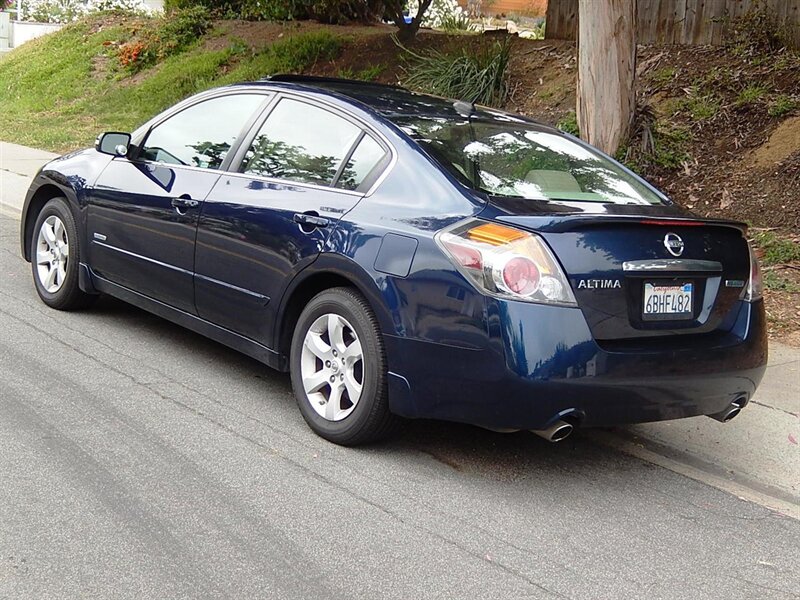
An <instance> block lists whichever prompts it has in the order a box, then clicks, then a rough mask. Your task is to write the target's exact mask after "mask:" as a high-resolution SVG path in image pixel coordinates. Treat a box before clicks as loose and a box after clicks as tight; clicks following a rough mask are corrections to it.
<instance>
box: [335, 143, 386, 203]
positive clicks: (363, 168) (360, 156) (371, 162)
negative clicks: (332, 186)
mask: <svg viewBox="0 0 800 600" xmlns="http://www.w3.org/2000/svg"><path fill="white" fill-rule="evenodd" d="M385 156H386V151H385V150H384V149H383V147H382V146H381V145H380V144H379V143H378V142H376V141H375V139H374V138H373V137H372V136H371V135H364V137H363V138H361V141H360V142H359V143H358V146H357V147H356V149H355V151H353V154H352V155H351V156H350V159H349V160H348V161H347V164H346V165H345V167H344V169H343V170H342V173H341V175H339V179H338V180H336V187H338V188H342V189H344V190H356V189H358V187H359V186H360V185H361V184H362V183H363V182H364V180H365V179H367V177H369V176H370V175H371V174H372V172H373V171H374V170H375V168H376V167H378V165H380V164H381V163H382V162H383V159H384V157H385Z"/></svg>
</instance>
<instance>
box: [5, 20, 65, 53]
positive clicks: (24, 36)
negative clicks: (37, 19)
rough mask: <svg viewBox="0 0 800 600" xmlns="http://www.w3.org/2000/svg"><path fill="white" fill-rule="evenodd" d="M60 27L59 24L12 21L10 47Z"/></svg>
mask: <svg viewBox="0 0 800 600" xmlns="http://www.w3.org/2000/svg"><path fill="white" fill-rule="evenodd" d="M59 29H61V25H54V24H52V23H25V22H22V23H21V22H19V21H12V23H11V47H12V48H17V47H19V46H21V45H22V44H24V43H25V42H28V41H30V40H33V39H36V38H38V37H42V36H43V35H47V34H48V33H53V32H54V31H58V30H59Z"/></svg>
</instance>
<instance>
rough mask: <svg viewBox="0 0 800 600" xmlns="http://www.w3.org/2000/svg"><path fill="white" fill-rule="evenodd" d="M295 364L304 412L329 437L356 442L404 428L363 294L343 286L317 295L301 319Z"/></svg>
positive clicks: (375, 325) (295, 379)
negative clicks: (391, 407) (392, 409)
mask: <svg viewBox="0 0 800 600" xmlns="http://www.w3.org/2000/svg"><path fill="white" fill-rule="evenodd" d="M290 365H291V378H292V389H293V390H294V395H295V397H296V398H297V404H298V406H299V407H300V412H301V413H302V415H303V418H304V419H305V420H306V423H308V425H309V427H311V429H313V430H314V432H316V433H317V434H318V435H320V436H321V437H323V438H325V439H326V440H329V441H331V442H333V443H335V444H340V445H343V446H356V445H359V444H366V443H368V442H373V441H376V440H379V439H382V438H385V437H387V436H388V435H389V434H391V433H392V432H393V431H394V430H395V428H396V427H397V426H398V424H399V422H400V419H399V417H397V416H395V415H393V414H391V412H389V394H388V389H387V370H388V369H387V363H386V354H385V351H384V348H383V340H382V338H381V333H380V328H379V327H378V321H377V319H376V318H375V315H374V313H373V312H372V309H371V308H370V306H369V304H368V303H367V301H366V300H365V299H364V298H363V297H362V296H361V295H360V294H359V293H358V292H356V291H354V290H352V289H350V288H345V287H340V288H333V289H330V290H326V291H324V292H321V293H320V294H318V295H317V296H315V297H314V298H312V300H311V301H310V302H309V303H308V305H307V306H306V307H305V309H303V312H302V313H301V315H300V318H299V319H298V321H297V326H296V328H295V331H294V336H293V338H292V347H291V357H290Z"/></svg>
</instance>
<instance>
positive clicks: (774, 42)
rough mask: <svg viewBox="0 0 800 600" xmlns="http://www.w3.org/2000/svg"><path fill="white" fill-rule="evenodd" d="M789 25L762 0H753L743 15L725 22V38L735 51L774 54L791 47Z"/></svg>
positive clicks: (739, 52) (743, 53) (790, 27)
mask: <svg viewBox="0 0 800 600" xmlns="http://www.w3.org/2000/svg"><path fill="white" fill-rule="evenodd" d="M792 28H793V26H792V25H789V24H788V22H783V23H782V22H781V20H780V19H779V18H778V15H777V14H776V13H775V11H773V10H772V9H771V8H770V7H769V6H767V4H766V2H765V0H757V1H756V2H754V3H753V5H752V7H751V8H750V10H748V11H747V12H746V13H745V14H744V15H742V16H740V17H738V18H735V19H732V20H729V21H728V23H727V31H726V41H727V45H728V47H730V48H731V50H732V51H733V52H734V53H735V54H739V55H755V54H761V53H774V52H777V51H779V50H782V49H784V48H786V47H791V46H792V39H793V33H794V32H793V31H792Z"/></svg>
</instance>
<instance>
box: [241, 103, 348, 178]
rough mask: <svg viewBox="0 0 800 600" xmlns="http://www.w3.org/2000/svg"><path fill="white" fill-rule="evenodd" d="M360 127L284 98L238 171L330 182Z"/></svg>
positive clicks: (267, 121)
mask: <svg viewBox="0 0 800 600" xmlns="http://www.w3.org/2000/svg"><path fill="white" fill-rule="evenodd" d="M360 135H361V129H360V128H359V127H358V126H356V125H354V124H353V123H351V122H350V121H347V120H346V119H343V118H342V117H339V116H337V115H335V114H333V113H332V112H330V111H327V110H325V109H323V108H319V107H317V106H314V105H312V104H307V103H305V102H300V101H297V100H291V99H288V98H284V99H283V100H281V101H280V102H279V103H278V105H277V106H276V107H275V108H274V110H273V111H272V112H271V113H270V115H269V117H267V120H266V121H265V122H264V125H263V126H262V127H261V130H260V131H259V132H258V134H257V135H256V137H255V139H253V143H252V144H251V146H250V149H249V150H248V151H247V154H245V157H244V161H243V162H242V172H244V173H248V174H251V175H259V176H262V177H276V178H279V179H289V180H291V181H298V182H301V183H315V184H318V185H331V183H333V179H334V177H336V174H337V173H338V172H339V168H340V167H341V165H342V162H343V161H344V159H345V157H346V156H347V154H348V153H349V152H350V148H352V146H353V144H354V143H355V141H356V140H357V139H358V137H359V136H360Z"/></svg>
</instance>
